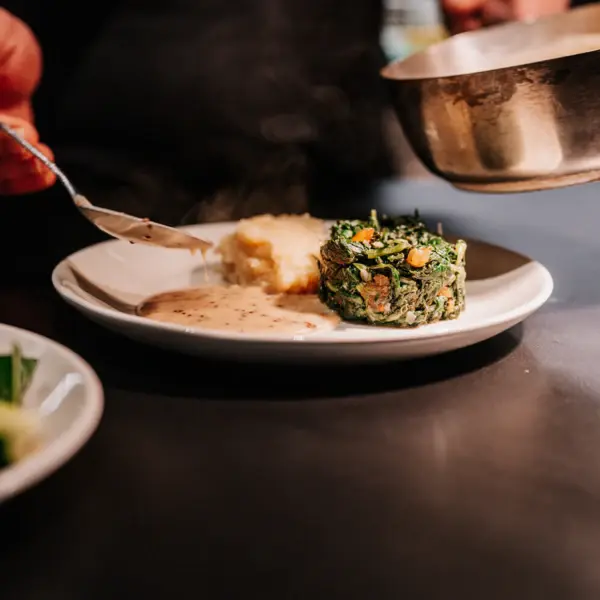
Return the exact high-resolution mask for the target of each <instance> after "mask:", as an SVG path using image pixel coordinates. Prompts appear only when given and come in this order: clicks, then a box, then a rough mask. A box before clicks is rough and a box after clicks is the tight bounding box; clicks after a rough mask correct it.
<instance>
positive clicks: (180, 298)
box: [137, 285, 340, 335]
mask: <svg viewBox="0 0 600 600" xmlns="http://www.w3.org/2000/svg"><path fill="white" fill-rule="evenodd" d="M137 312H138V314H139V315H141V316H143V317H147V318H148V319H153V320H154V321H161V322H163V323H175V324H178V325H184V326H186V327H198V328H202V329H213V330H220V331H230V332H235V333H250V334H260V333H263V334H264V333H266V334H290V335H301V334H308V333H315V332H317V331H331V330H332V329H335V327H336V326H337V325H338V323H339V322H340V320H339V317H337V315H334V314H333V313H332V312H331V311H329V309H328V308H327V307H325V306H324V305H323V304H321V302H320V301H319V299H318V298H317V297H316V296H313V295H286V294H279V295H270V294H267V293H265V292H264V291H263V290H262V289H261V288H259V287H241V286H235V285H234V286H222V285H210V286H201V287H197V288H189V289H183V290H176V291H172V292H163V293H161V294H157V295H155V296H152V297H150V298H148V299H147V300H145V301H144V302H142V303H141V304H140V305H139V306H138V309H137Z"/></svg>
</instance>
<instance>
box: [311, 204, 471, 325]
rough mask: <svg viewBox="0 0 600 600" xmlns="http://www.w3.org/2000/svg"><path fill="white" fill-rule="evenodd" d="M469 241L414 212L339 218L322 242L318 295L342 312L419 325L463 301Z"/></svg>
mask: <svg viewBox="0 0 600 600" xmlns="http://www.w3.org/2000/svg"><path fill="white" fill-rule="evenodd" d="M466 250H467V244H466V243H465V242H464V241H462V240H459V241H458V242H456V244H452V243H450V242H448V241H446V240H445V239H444V238H443V237H441V236H440V235H436V234H434V233H432V232H431V231H429V230H428V229H427V227H426V226H425V224H424V223H423V222H422V221H421V219H420V218H419V215H418V213H415V215H414V216H405V217H399V218H397V219H389V218H382V219H381V220H380V219H379V218H378V217H377V214H376V212H375V211H372V212H371V216H370V218H369V219H368V220H366V221H338V222H337V223H336V224H335V225H333V226H332V228H331V232H330V238H329V240H328V241H327V242H325V243H324V244H323V245H322V247H321V260H320V265H319V266H320V270H321V285H320V290H319V295H320V298H321V300H322V302H324V303H325V304H326V305H327V306H329V307H330V308H331V309H333V310H335V311H336V312H337V313H338V314H340V316H341V317H342V318H343V319H346V320H349V321H362V322H366V323H370V324H377V325H392V326H395V327H417V326H419V325H425V324H427V323H435V322H437V321H442V320H450V319H456V318H457V317H459V316H460V314H461V312H462V311H463V310H464V308H465V280H466V271H465V255H466Z"/></svg>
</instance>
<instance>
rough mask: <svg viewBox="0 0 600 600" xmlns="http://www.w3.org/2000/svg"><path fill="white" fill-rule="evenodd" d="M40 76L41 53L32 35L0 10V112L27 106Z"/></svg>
mask: <svg viewBox="0 0 600 600" xmlns="http://www.w3.org/2000/svg"><path fill="white" fill-rule="evenodd" d="M41 73H42V52H41V49H40V46H39V44H38V42H37V40H36V39H35V36H34V34H33V32H32V31H31V29H29V27H27V25H25V23H23V21H21V20H20V19H18V18H17V17H15V16H14V15H13V14H11V13H9V12H8V11H7V10H5V9H3V8H0V111H2V112H11V109H14V108H17V107H21V106H22V105H23V104H24V103H27V102H28V100H29V98H30V96H31V95H32V93H33V92H34V90H35V88H36V87H37V84H38V82H39V80H40V77H41Z"/></svg>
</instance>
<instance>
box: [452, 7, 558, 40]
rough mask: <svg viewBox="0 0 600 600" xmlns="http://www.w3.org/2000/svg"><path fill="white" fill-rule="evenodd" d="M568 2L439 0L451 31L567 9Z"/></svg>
mask: <svg viewBox="0 0 600 600" xmlns="http://www.w3.org/2000/svg"><path fill="white" fill-rule="evenodd" d="M569 5H570V1H569V0H442V8H443V9H444V12H445V14H446V20H447V23H448V26H449V29H450V32H451V33H460V32H462V31H469V30H472V29H479V28H480V27H485V26H486V25H494V24H496V23H502V22H504V21H517V20H527V19H536V18H538V17H543V16H547V15H552V14H555V13H559V12H562V11H564V10H567V9H568V8H569Z"/></svg>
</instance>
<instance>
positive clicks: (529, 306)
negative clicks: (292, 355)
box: [52, 221, 554, 347]
mask: <svg viewBox="0 0 600 600" xmlns="http://www.w3.org/2000/svg"><path fill="white" fill-rule="evenodd" d="M328 222H329V221H326V223H328ZM236 223H237V221H223V222H216V223H198V224H196V225H185V226H182V227H178V228H177V229H182V230H187V231H190V230H194V229H196V228H198V227H209V228H219V227H232V226H234V225H235V224H236ZM478 241H479V240H478ZM126 243H127V242H123V241H121V240H105V241H103V242H99V243H97V244H92V245H90V246H87V247H85V248H82V249H80V250H78V251H77V252H74V253H72V254H70V255H69V256H67V257H65V258H64V259H62V260H61V261H60V262H59V263H58V264H57V265H56V266H55V267H54V269H53V270H52V285H53V286H54V289H55V290H56V292H57V293H58V294H59V295H60V296H61V297H62V298H63V299H64V300H65V301H67V302H69V303H70V304H72V305H75V306H76V307H78V308H81V309H82V310H84V311H85V312H87V313H92V314H96V315H98V316H101V317H103V318H104V319H107V320H110V321H113V322H121V323H128V324H130V325H132V326H139V327H141V328H144V329H150V330H154V331H168V332H170V333H174V334H179V335H182V336H190V337H193V338H194V337H195V338H200V339H203V340H207V341H210V342H219V341H223V342H236V343H239V344H245V345H252V344H268V345H282V344H283V345H286V346H287V345H298V344H302V345H304V346H307V345H315V346H320V347H322V346H327V345H332V346H339V345H340V344H349V345H352V344H377V345H380V344H402V343H409V342H419V341H430V340H431V339H433V338H443V337H444V338H445V337H449V336H452V335H461V334H467V333H471V332H473V331H478V330H480V329H487V328H490V327H495V326H498V325H501V324H502V323H507V322H510V321H511V320H514V319H517V320H519V319H521V318H522V317H523V318H526V317H527V316H528V315H530V314H532V313H533V312H535V311H536V310H537V309H539V308H541V307H542V306H543V305H544V304H545V303H546V302H547V301H548V299H549V298H550V297H551V295H552V293H553V291H554V279H553V277H552V274H551V273H550V271H549V270H548V268H547V267H545V266H544V265H543V264H542V263H540V262H538V261H537V260H534V259H531V258H529V257H528V256H526V255H524V254H522V253H520V252H516V251H514V250H510V249H508V248H504V247H502V246H497V244H489V245H492V246H497V247H499V248H501V249H504V250H509V251H510V252H515V253H516V254H519V255H520V256H522V257H523V258H527V260H528V261H529V263H528V265H531V266H535V267H536V268H537V269H538V270H539V273H540V275H541V276H542V279H543V282H542V285H541V287H540V290H539V291H538V292H537V294H536V295H535V296H534V297H532V298H531V299H530V300H528V302H526V303H525V304H523V305H521V306H519V307H517V308H514V309H512V310H510V311H508V312H504V313H501V314H500V315H499V316H496V317H493V318H489V319H487V320H486V321H484V322H483V323H482V322H481V321H479V322H477V323H472V324H470V325H468V326H462V327H461V326H460V319H455V320H453V321H442V322H440V323H436V324H433V326H436V325H441V324H444V325H446V327H445V328H444V329H443V330H442V331H439V330H434V331H427V329H426V327H427V326H426V327H425V328H423V327H419V328H415V329H403V330H402V332H403V337H402V338H401V339H376V338H375V337H374V336H375V335H376V334H375V333H374V334H373V337H371V336H368V337H365V338H361V339H344V338H343V337H340V338H336V339H327V338H323V337H317V335H318V334H316V335H314V336H313V335H308V336H296V337H295V338H294V337H290V336H284V335H277V334H271V335H269V334H265V335H253V336H245V335H243V334H240V333H236V332H228V331H219V330H211V329H201V328H190V327H186V326H184V325H178V324H176V323H162V322H160V323H159V322H155V321H152V320H151V319H146V318H144V317H141V316H138V315H130V314H126V313H120V312H118V311H117V310H115V309H113V308H110V307H108V308H105V307H104V306H98V305H96V304H93V303H91V302H89V301H88V300H86V299H85V298H83V297H81V296H80V295H78V294H76V293H74V292H73V291H72V290H70V289H69V288H68V287H66V286H64V285H63V284H62V281H61V276H60V273H61V271H63V270H64V269H69V260H70V259H73V258H75V257H77V256H78V255H80V254H83V253H85V252H88V251H90V250H91V249H93V248H101V247H104V246H112V245H119V244H126ZM484 243H487V242H484ZM182 252H185V251H182ZM524 266H525V265H524ZM115 316H116V317H117V318H115ZM457 324H458V325H457ZM354 325H360V324H358V323H356V324H354ZM365 327H368V326H365Z"/></svg>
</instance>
